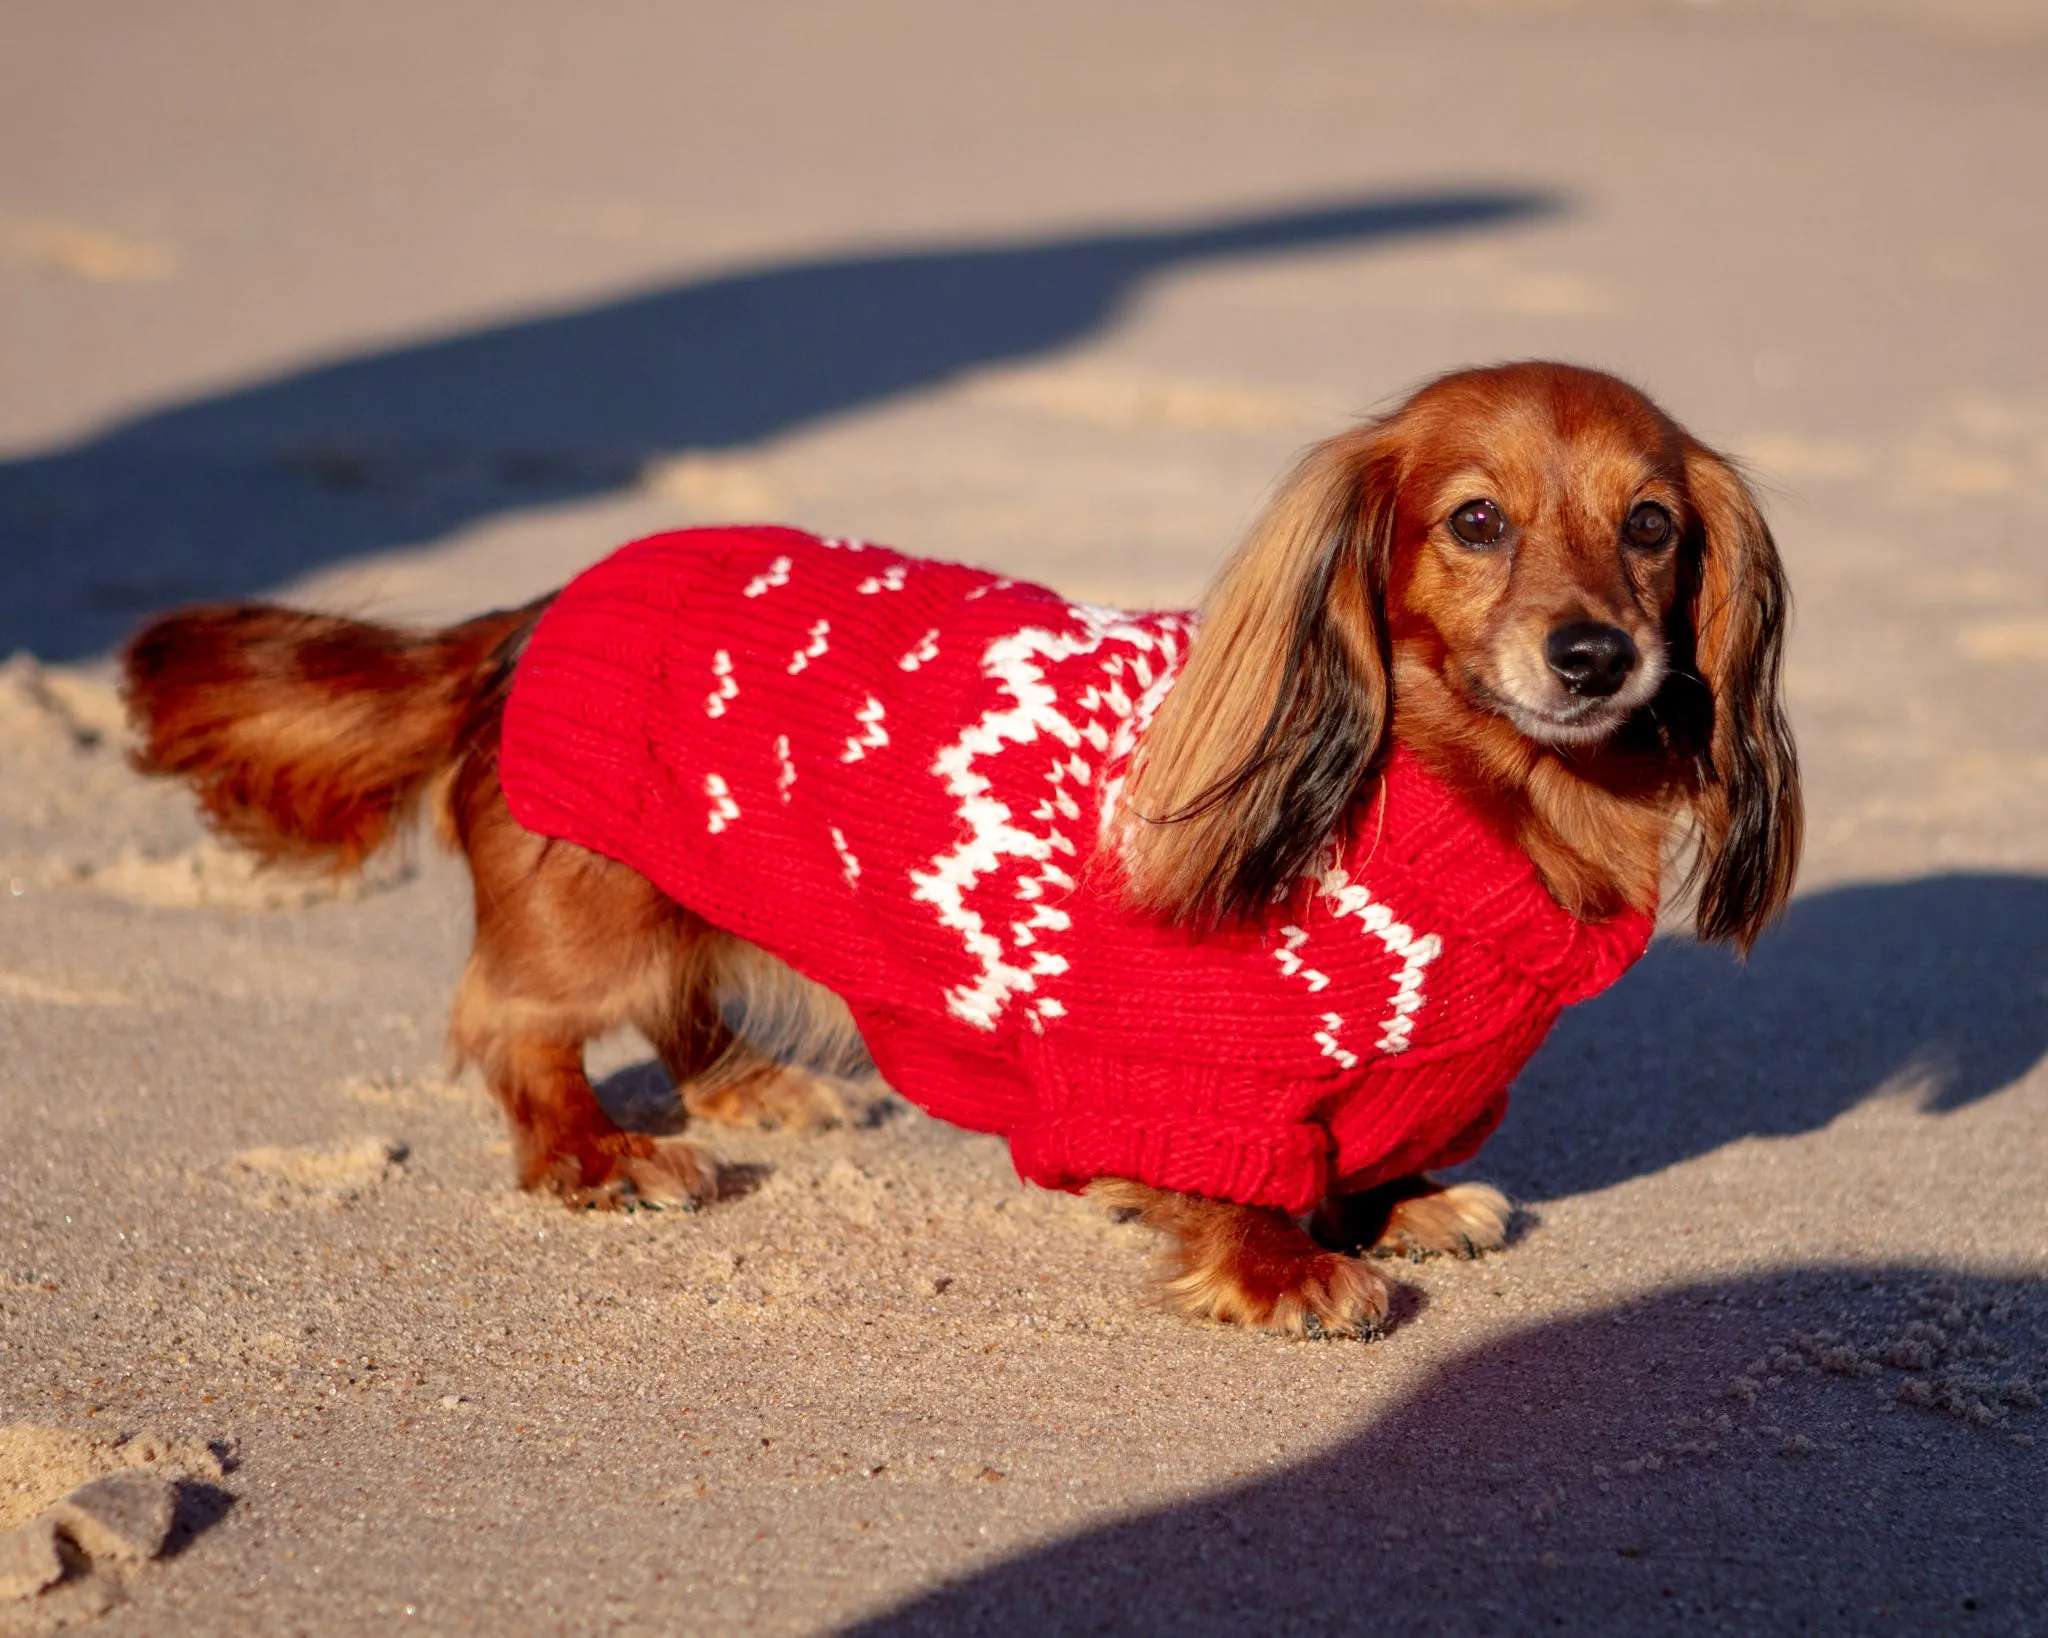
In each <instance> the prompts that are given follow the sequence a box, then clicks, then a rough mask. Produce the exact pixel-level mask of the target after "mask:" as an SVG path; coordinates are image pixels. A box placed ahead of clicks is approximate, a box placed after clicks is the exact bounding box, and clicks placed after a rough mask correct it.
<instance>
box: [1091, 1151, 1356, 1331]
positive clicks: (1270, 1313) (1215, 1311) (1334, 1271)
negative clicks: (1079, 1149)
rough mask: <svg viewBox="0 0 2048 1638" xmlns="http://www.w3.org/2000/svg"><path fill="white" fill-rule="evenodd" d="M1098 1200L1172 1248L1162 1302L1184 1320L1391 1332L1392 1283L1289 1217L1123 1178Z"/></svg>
mask: <svg viewBox="0 0 2048 1638" xmlns="http://www.w3.org/2000/svg"><path fill="white" fill-rule="evenodd" d="M1088 1194H1089V1197H1090V1198H1091V1199H1094V1200H1098V1201H1100V1202H1102V1203H1103V1204H1104V1205H1106V1206H1109V1207H1111V1208H1112V1209H1115V1210H1121V1211H1129V1212H1135V1213H1136V1214H1137V1216H1138V1218H1139V1219H1140V1220H1141V1221H1142V1222H1144V1223H1145V1224H1146V1226H1148V1227H1150V1228H1156V1229H1158V1230H1159V1231H1160V1232H1161V1233H1163V1234H1165V1235H1167V1236H1168V1237H1169V1238H1170V1239H1171V1241H1172V1244H1171V1245H1170V1246H1169V1247H1168V1249H1167V1253H1166V1258H1165V1269H1164V1277H1163V1278H1162V1279H1161V1280H1160V1282H1159V1285H1158V1288H1157V1294H1158V1298H1159V1301H1160V1302H1161V1304H1162V1305H1163V1306H1165V1307H1167V1308H1170V1309H1172V1310H1174V1311H1175V1312H1176V1313H1181V1314H1186V1315H1189V1316H1190V1317H1192V1318H1196V1319H1213V1320H1220V1321H1222V1322H1223V1323H1224V1324H1227V1325H1251V1326H1257V1327H1259V1328H1260V1329H1262V1330H1267V1331H1277V1332H1279V1333H1281V1334H1282V1335H1285V1336H1296V1337H1339V1336H1355V1337H1371V1336H1376V1335H1378V1334H1379V1331H1380V1328H1381V1326H1383V1325H1384V1324H1385V1323H1386V1318H1387V1307H1388V1304H1389V1303H1390V1302H1391V1301H1392V1299H1393V1294H1394V1288H1393V1286H1392V1285H1391V1284H1390V1283H1389V1282H1388V1280H1387V1278H1386V1276H1385V1275H1383V1274H1381V1273H1380V1272H1379V1270H1377V1269H1376V1268H1374V1267H1373V1266H1372V1265H1371V1264H1369V1263H1365V1262H1361V1261H1360V1260H1359V1259H1358V1258H1356V1257H1347V1256H1344V1255H1343V1254H1342V1253H1340V1252H1335V1251H1329V1250H1326V1249H1325V1248H1324V1247H1322V1246H1319V1245H1317V1244H1316V1242H1315V1241H1314V1240H1312V1239H1310V1238H1309V1235H1308V1233H1307V1231H1306V1230H1305V1229H1303V1228H1302V1227H1301V1225H1300V1224H1298V1223H1297V1222H1295V1220H1294V1219H1293V1218H1292V1217H1290V1216H1288V1215H1287V1213H1286V1212H1284V1211H1274V1210H1270V1209H1267V1208H1264V1207H1260V1206H1239V1205H1233V1204H1232V1203H1231V1202H1230V1201H1227V1200H1209V1199H1204V1198H1203V1197H1202V1196H1200V1195H1193V1194H1174V1193H1172V1192H1171V1191H1169V1190H1166V1189H1155V1188H1151V1187H1149V1186H1147V1185H1146V1184H1143V1183H1132V1182H1128V1181H1126V1180H1125V1179H1122V1178H1102V1179H1099V1180H1098V1181H1096V1182H1095V1183H1092V1184H1090V1185H1089V1188H1088Z"/></svg>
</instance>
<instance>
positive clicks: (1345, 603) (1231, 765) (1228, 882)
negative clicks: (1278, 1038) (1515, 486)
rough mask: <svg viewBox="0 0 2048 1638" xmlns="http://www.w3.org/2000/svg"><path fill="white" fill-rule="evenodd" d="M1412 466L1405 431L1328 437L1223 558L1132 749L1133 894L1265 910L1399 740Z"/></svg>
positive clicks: (1194, 909) (1183, 907)
mask: <svg viewBox="0 0 2048 1638" xmlns="http://www.w3.org/2000/svg"><path fill="white" fill-rule="evenodd" d="M1399 471H1400V450H1399V444H1398V433H1397V431H1396V427H1395V425H1394V424H1391V423H1379V424H1374V425H1368V426H1364V427H1360V428H1358V429H1357V430H1355V431H1353V432H1349V433H1345V434H1341V435H1339V436H1338V437H1335V438H1332V439H1329V440H1328V441H1326V442H1324V443H1321V444H1318V445H1317V446H1316V447H1315V448H1314V449H1312V450H1310V451H1309V453H1308V454H1307V455H1306V456H1305V457H1304V458H1303V459H1302V461H1301V463H1300V465H1299V466H1297V467H1296V468H1295V470H1294V471H1293V472H1292V473H1291V474H1290V475H1289V477H1288V479H1287V481H1286V483H1285V484H1284V485H1283V486H1282V488H1281V490H1280V493H1279V495H1278V497H1277V498H1276V499H1275V500H1274V502H1273V504H1272V505H1271V507H1269V508H1268V510H1267V511H1266V514H1265V516H1264V517H1263V518H1261V519H1260V521H1259V522H1258V524H1257V525H1256V526H1255V527H1254V528H1253V530H1252V533H1251V535H1250V537H1249V538H1248V539H1247V540H1246V541H1245V544H1244V545H1243V547H1242V548H1241V549H1240V550H1239V551H1238V553H1237V555H1236V556H1235V557H1234V558H1233V559H1232V560H1231V561H1230V563H1229V564H1228V565H1226V566H1225V568H1224V570H1223V572H1222V574H1221V576H1220V577H1219V578H1218V580H1217V582H1216V584H1215V586H1214V587H1213V588H1212V589H1211V592H1210V596H1209V600H1208V607H1207V612H1206V614H1205V616H1204V619H1203V622H1202V628H1201V631H1200V633H1199V635H1198V636H1197V637H1196V639H1195V642H1194V647H1193V649H1192V650H1191V652H1190V653H1189V656H1188V662H1187V667H1186V669H1185V670H1184V671H1183V672H1182V673H1181V676H1180V679H1179V680H1178V681H1177V682H1176V683H1175V684H1174V686H1173V688H1172V690H1171V691H1170V692H1169V693H1168V694H1167V696H1166V700H1165V702H1164V704H1163V705H1161V707H1160V710H1159V715H1158V717H1157V718H1156V719H1155V720H1154V721H1153V723H1152V725H1151V727H1150V728H1149V729H1147V730H1146V732H1145V735H1144V737H1143V739H1142V740H1141V741H1140V742H1139V745H1138V751H1137V755H1136V757H1135V759H1134V766H1133V769H1132V774H1131V780H1130V785H1129V788H1128V791H1127V796H1126V814H1127V818H1128V823H1127V824H1126V826H1125V830H1124V836H1125V848H1124V866H1125V872H1126V888H1125V892H1126V897H1127V898H1128V899H1129V900H1130V902H1131V903H1133V904H1134V905H1136V906H1138V907H1141V908H1144V909H1148V910H1152V911H1154V912H1158V913H1161V914H1164V915H1166V916H1168V917H1170V918H1173V919H1175V920H1181V921H1190V922H1194V923H1196V924H1198V925H1199V924H1210V925H1213V924H1215V923H1218V922H1221V921H1224V920H1226V919H1229V918H1231V917H1234V916H1239V915H1256V914H1257V913H1259V912H1260V911H1262V910H1263V909H1265V908H1266V907H1267V906H1268V905H1270V904H1271V903H1272V902H1273V900H1274V899H1275V897H1276V896H1280V895H1284V893H1285V892H1287V891H1288V890H1290V889H1291V888H1292V887H1293V886H1294V884H1295V882H1296V880H1297V879H1298V878H1299V877H1300V876H1301V875H1302V874H1303V873H1304V872H1305V871H1307V870H1308V869H1309V868H1310V867H1311V866H1312V865H1313V864H1314V863H1315V860H1316V857H1317V855H1318V854H1319V853H1320V852H1321V850H1322V849H1323V847H1324V845H1325V844H1326V843H1327V842H1328V841H1329V840H1330V838H1331V837H1332V836H1334V835H1335V834H1336V833H1337V832H1338V830H1339V829H1340V828H1341V827H1342V825H1343V823H1344V821H1345V818H1346V815H1347V814H1348V812H1349V810H1350V808H1351V805H1352V802H1353V800H1354V798H1355V797H1356V796H1357V794H1358V791H1359V787H1360V786H1361V785H1362V784H1363V783H1364V781H1365V780H1366V778H1367V776H1368V775H1369V773H1370V772H1371V770H1372V767H1373V764H1374V761H1375V759H1376V758H1377V757H1378V756H1379V754H1380V751H1381V749H1382V747H1383V746H1384V744H1385V742H1386V737H1387V727H1388V718H1389V711H1388V698H1387V674H1388V660H1387V636H1386V619H1385V613H1384V588H1385V583H1386V573H1387V559H1388V555H1389V553H1390V551H1391V548H1392V540H1393V529H1394V513H1395V496H1396V492H1397V489H1398V482H1399Z"/></svg>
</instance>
